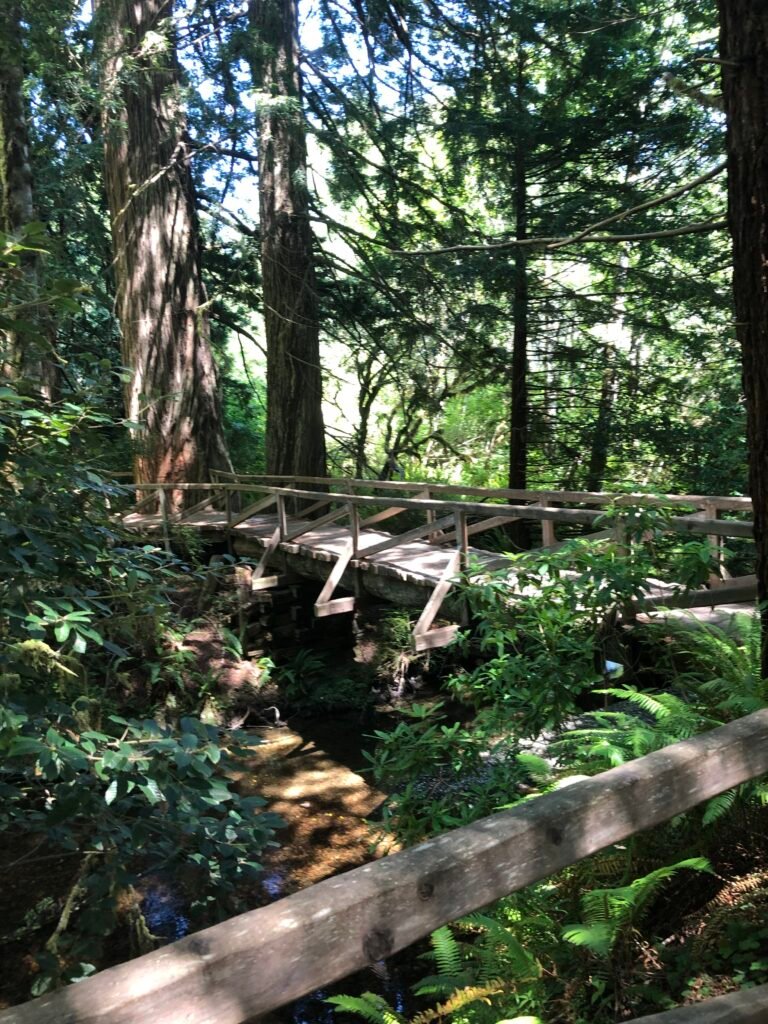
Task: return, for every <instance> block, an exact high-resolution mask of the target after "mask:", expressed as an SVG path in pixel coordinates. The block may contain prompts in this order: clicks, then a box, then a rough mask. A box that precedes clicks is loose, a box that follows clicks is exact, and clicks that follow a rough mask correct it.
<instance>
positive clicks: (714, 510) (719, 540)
mask: <svg viewBox="0 0 768 1024" xmlns="http://www.w3.org/2000/svg"><path fill="white" fill-rule="evenodd" d="M719 512H720V507H719V505H718V504H717V502H716V501H705V502H704V510H703V518H704V519H717V518H718V517H719ZM724 542H725V538H724V537H721V536H720V535H719V534H717V533H711V534H709V535H708V536H707V543H708V544H709V546H710V548H712V549H714V550H713V554H714V558H715V563H716V565H717V571H716V572H712V573H710V574H709V585H710V587H717V586H720V584H721V583H722V582H723V578H724V575H725V558H724V556H723V544H724Z"/></svg>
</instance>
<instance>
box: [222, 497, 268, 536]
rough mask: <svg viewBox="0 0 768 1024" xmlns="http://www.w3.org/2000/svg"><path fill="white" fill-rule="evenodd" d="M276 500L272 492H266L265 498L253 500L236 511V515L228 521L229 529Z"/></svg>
mask: <svg viewBox="0 0 768 1024" xmlns="http://www.w3.org/2000/svg"><path fill="white" fill-rule="evenodd" d="M276 501H277V498H276V497H275V495H274V494H268V495H267V496H266V498H260V499H259V501H257V502H255V503H254V504H253V505H249V506H248V508H246V509H243V510H242V511H241V512H238V514H237V515H236V516H232V518H231V519H230V521H229V526H230V529H234V528H235V527H236V526H239V525H240V523H244V522H245V521H246V519H250V518H251V516H255V515H256V513H257V512H263V511H264V509H265V508H270V507H271V506H272V505H274V504H275V502H276Z"/></svg>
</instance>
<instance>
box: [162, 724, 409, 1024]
mask: <svg viewBox="0 0 768 1024" xmlns="http://www.w3.org/2000/svg"><path fill="white" fill-rule="evenodd" d="M255 731H256V733H257V734H258V736H259V738H260V739H261V741H262V742H261V745H260V746H258V747H256V749H255V752H254V755H253V757H252V758H250V759H249V760H248V762H247V763H245V764H244V765H243V767H242V770H241V771H239V772H238V773H237V774H236V775H235V776H234V780H233V781H234V782H235V784H236V786H237V789H238V790H239V791H240V792H241V793H242V794H244V795H250V794H251V793H260V794H261V795H263V796H265V797H266V798H267V799H268V800H269V809H270V810H274V811H277V812H278V813H279V814H280V815H281V816H282V817H283V819H284V820H285V822H286V827H285V829H283V830H281V833H280V834H279V836H278V839H279V841H280V843H281V845H280V847H279V848H278V849H277V850H275V851H274V852H272V853H270V854H269V855H268V856H267V857H266V863H265V872H264V875H263V877H262V878H261V880H260V882H259V884H258V888H257V891H255V892H254V894H253V896H254V904H255V905H259V904H262V903H263V904H266V903H271V902H273V901H275V900H278V899H280V898H281V897H283V896H286V895H289V894H290V893H292V892H296V891H298V890H299V889H303V888H305V887H306V886H308V885H312V884H313V883H314V882H318V881H320V880H321V879H322V878H327V877H329V876H330V875H334V874H337V873H339V872H340V871H345V870H348V869H349V868H352V867H356V866H358V865H359V864H363V863H365V862H366V861H368V860H370V859H371V845H370V844H371V836H370V831H369V828H368V826H367V825H366V824H365V818H367V817H368V816H369V815H371V814H372V813H373V812H374V811H375V810H376V809H377V807H378V806H379V805H380V804H381V802H382V800H383V799H384V794H383V793H381V792H379V791H377V790H376V789H374V788H373V787H372V786H371V785H370V783H369V782H368V781H366V778H365V776H364V775H362V774H361V771H362V770H363V769H364V766H365V758H364V756H363V750H364V749H365V746H366V743H367V740H366V738H365V737H364V736H363V735H362V732H363V730H362V729H361V728H360V725H359V723H358V722H346V721H343V720H341V721H339V720H337V721H335V722H330V721H322V722H318V721H308V722H293V721H292V722H291V728H288V727H283V728H263V729H258V730H255ZM142 912H143V914H144V917H145V919H146V921H147V925H148V927H149V930H150V931H151V932H152V933H153V934H154V935H157V936H159V937H161V938H163V939H165V940H166V941H169V942H172V941H174V940H176V939H179V938H183V936H184V935H186V934H187V933H188V932H189V930H190V922H189V919H188V917H187V915H186V913H185V900H184V896H183V892H182V890H181V888H180V887H179V886H176V885H174V883H173V881H172V880H169V879H166V878H161V877H159V876H148V877H147V878H146V879H145V881H144V885H143V886H142ZM404 963H405V961H403V960H402V958H401V959H400V960H399V959H398V958H394V959H393V961H392V962H387V963H384V962H382V963H380V964H375V965H373V967H372V968H370V969H367V970H365V971H361V972H358V973H357V974H356V975H353V976H351V977H349V978H347V979H344V980H343V981H341V982H339V983H337V984H335V985H333V986H329V987H327V988H323V989H318V990H317V991H315V992H312V993H310V994H309V995H307V996H304V997H303V998H302V999H299V1000H298V1001H297V1002H295V1003H293V1004H290V1005H288V1006H285V1007H281V1008H280V1009H279V1010H277V1011H276V1012H275V1013H274V1014H272V1015H270V1017H269V1020H270V1021H274V1022H278V1021H279V1022H280V1024H336V1021H337V1020H338V1017H337V1015H336V1011H335V1008H334V1007H333V1006H331V1005H330V1004H328V1003H327V1002H326V999H327V998H328V996H329V995H331V994H338V993H348V994H350V995H360V994H361V993H362V992H375V993H377V994H378V995H381V996H384V997H385V998H386V999H387V1000H388V1002H389V1003H390V1005H391V1006H392V1007H393V1008H395V1009H396V1010H398V1011H399V1012H401V1013H406V1012H408V1010H409V1003H410V999H409V989H408V985H407V983H406V981H405V980H404V976H405V968H404ZM347 1019H348V1018H347Z"/></svg>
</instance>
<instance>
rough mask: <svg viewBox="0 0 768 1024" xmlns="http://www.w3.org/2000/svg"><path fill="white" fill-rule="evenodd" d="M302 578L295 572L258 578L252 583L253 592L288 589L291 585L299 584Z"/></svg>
mask: <svg viewBox="0 0 768 1024" xmlns="http://www.w3.org/2000/svg"><path fill="white" fill-rule="evenodd" d="M300 581H301V577H300V576H297V575H296V574H295V573H293V572H282V573H278V574H277V575H275V576H258V577H256V578H255V579H253V580H252V581H251V587H250V589H251V592H252V593H255V592H256V591H257V590H271V589H272V588H273V587H287V586H288V585H289V584H290V583H298V582H300Z"/></svg>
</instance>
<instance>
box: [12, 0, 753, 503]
mask: <svg viewBox="0 0 768 1024" xmlns="http://www.w3.org/2000/svg"><path fill="white" fill-rule="evenodd" d="M2 32H3V37H2V39H0V46H1V47H2V49H3V53H4V54H6V55H7V57H6V59H4V61H3V70H2V75H3V81H2V84H1V86H0V87H1V88H2V96H3V104H4V105H3V139H4V147H3V154H4V162H5V166H4V168H3V170H2V176H3V178H2V180H3V182H4V189H5V200H4V203H3V228H4V230H5V231H6V233H7V234H9V235H13V234H14V233H15V232H17V231H19V230H20V229H21V228H22V227H23V226H24V225H25V224H29V223H30V222H31V223H41V224H43V225H45V228H44V231H43V235H42V236H41V237H40V238H39V239H38V242H39V244H38V245H37V246H36V248H38V249H40V250H45V251H44V252H43V251H41V252H39V253H35V255H34V256H32V255H30V256H29V257H27V258H26V259H25V261H24V271H23V273H20V274H19V275H17V277H18V279H17V280H16V281H15V282H14V287H15V288H16V290H20V291H21V292H23V293H24V295H27V296H28V295H29V294H30V293H31V292H34V293H35V294H37V295H38V296H39V297H40V298H41V299H46V300H48V299H51V300H55V299H56V294H57V289H61V288H62V287H65V282H72V283H74V284H75V286H76V287H77V288H78V289H79V296H80V306H79V309H78V311H77V312H76V313H74V314H73V315H72V316H70V317H69V318H66V319H64V320H62V321H61V322H57V320H56V317H55V316H54V315H53V313H52V310H51V309H50V308H49V306H48V305H47V304H46V305H39V306H37V307H35V309H36V312H35V316H34V319H35V321H36V323H37V324H38V327H39V330H38V331H37V334H38V337H37V340H36V341H35V342H34V343H33V342H32V341H27V343H26V344H23V345H22V344H21V343H20V342H19V341H17V340H15V339H16V336H17V335H18V333H19V332H18V330H14V329H13V328H8V329H6V330H5V333H4V337H5V338H6V345H7V349H8V351H7V357H6V363H7V366H8V367H9V368H11V372H12V373H18V372H21V371H22V370H23V371H24V372H25V373H26V374H27V375H29V374H31V375H32V376H33V377H36V378H37V379H38V381H39V382H40V386H41V387H43V388H47V389H48V390H49V392H50V391H51V389H53V391H55V392H56V393H58V394H70V393H73V394H84V395H86V396H89V397H90V396H92V395H93V394H94V393H96V391H99V393H100V394H102V393H103V395H104V398H105V400H106V401H107V403H108V405H109V408H110V411H111V412H112V413H113V414H114V415H116V416H123V417H124V419H125V421H126V423H127V425H128V431H127V433H126V436H125V438H124V441H123V444H122V450H123V455H122V457H121V468H124V469H126V470H127V469H129V468H131V463H132V460H133V468H134V470H135V472H136V473H137V474H138V476H137V479H143V480H154V479H158V480H164V479H168V480H173V479H189V480H194V479H207V478H208V473H209V471H210V470H211V469H222V468H223V469H227V468H231V466H232V464H234V465H235V468H237V469H238V470H239V471H241V472H245V471H253V470H263V469H267V471H269V472H272V473H276V472H277V473H279V472H283V473H301V472H303V473H305V474H307V473H308V474H311V475H322V474H323V473H324V471H325V470H326V469H327V470H329V471H331V472H333V473H334V474H336V475H338V474H352V475H355V476H358V477H361V476H374V477H376V476H379V477H383V478H387V477H390V476H392V475H393V474H394V475H397V474H404V475H406V476H410V477H412V478H421V477H426V478H432V479H442V480H450V481H457V482H458V481H461V482H465V483H480V482H482V483H483V484H485V485H488V486H493V485H496V486H502V485H505V486H513V487H525V486H527V485H528V486H531V487H546V488H571V489H573V488H584V489H589V490H600V489H603V488H604V489H616V488H619V487H621V485H622V484H625V483H627V482H631V483H632V485H633V486H635V487H641V488H655V489H659V490H667V491H678V492H683V493H685V492H689V491H699V492H703V493H732V492H743V491H744V489H745V486H746V468H745V467H746V459H745V454H744V453H745V447H744V442H743V435H744V413H743V406H742V398H741V386H740V377H739V367H738V348H737V344H736V341H735V339H734V336H733V329H732V324H733V314H732V312H731V303H730V296H729V268H730V245H729V240H728V238H727V233H726V231H725V230H724V220H725V212H726V191H725V170H724V164H723V153H724V120H723V114H722V102H721V101H720V99H719V93H718V84H719V83H718V79H719V74H720V68H719V65H718V63H717V52H718V27H717V11H716V10H715V8H714V5H701V4H694V3H686V2H681V3H678V4H676V5H675V7H674V9H670V10H668V11H663V12H661V11H658V10H657V9H656V7H655V6H654V5H649V4H646V3H645V2H643V0H637V2H635V0H632V2H631V3H630V4H628V5H627V4H622V5H620V7H617V5H616V4H614V3H613V2H610V0H605V2H594V0H583V2H578V3H567V4H566V3H558V2H547V3H543V2H527V0H526V2H521V3H516V4H514V5H510V4H506V3H494V2H485V0H484V2H482V3H470V4H454V5H450V6H445V5H441V6H439V7H438V5H434V4H429V3H426V4H419V3H412V4H411V3H408V4H405V5H402V4H396V5H390V4H389V3H383V4H379V5H376V4H374V5H372V6H370V7H368V6H366V5H360V4H351V5H347V4H344V3H339V4H336V3H332V2H326V0H322V2H318V3H316V4H312V5H310V4H307V5H306V6H304V7H302V8H301V10H300V11H299V9H298V8H297V5H296V4H295V3H289V2H287V0H286V2H283V3H279V2H277V0H275V2H256V0H254V2H252V3H250V4H241V3H236V4H235V3H230V2H227V0H216V2H213V0H210V2H202V0H201V2H195V3H192V2H189V3H176V4H173V3H171V2H166V0H142V3H139V4H127V3H124V2H119V0H101V2H100V3H99V4H98V5H96V9H95V10H93V11H91V10H90V7H88V6H87V5H86V6H85V7H83V8H81V7H80V6H79V5H78V4H73V3H71V2H66V0H55V2H52V3H49V4H46V5H45V8H44V9H41V8H40V6H39V5H33V4H31V3H25V2H24V0H14V3H13V4H12V5H11V9H10V16H9V18H7V19H6V21H5V23H4V25H3V28H2ZM14 301H17V300H14ZM43 321H46V322H45V323H43ZM22 330H23V326H22ZM51 393H53V392H51ZM324 425H325V427H324ZM113 468H114V467H113Z"/></svg>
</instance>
